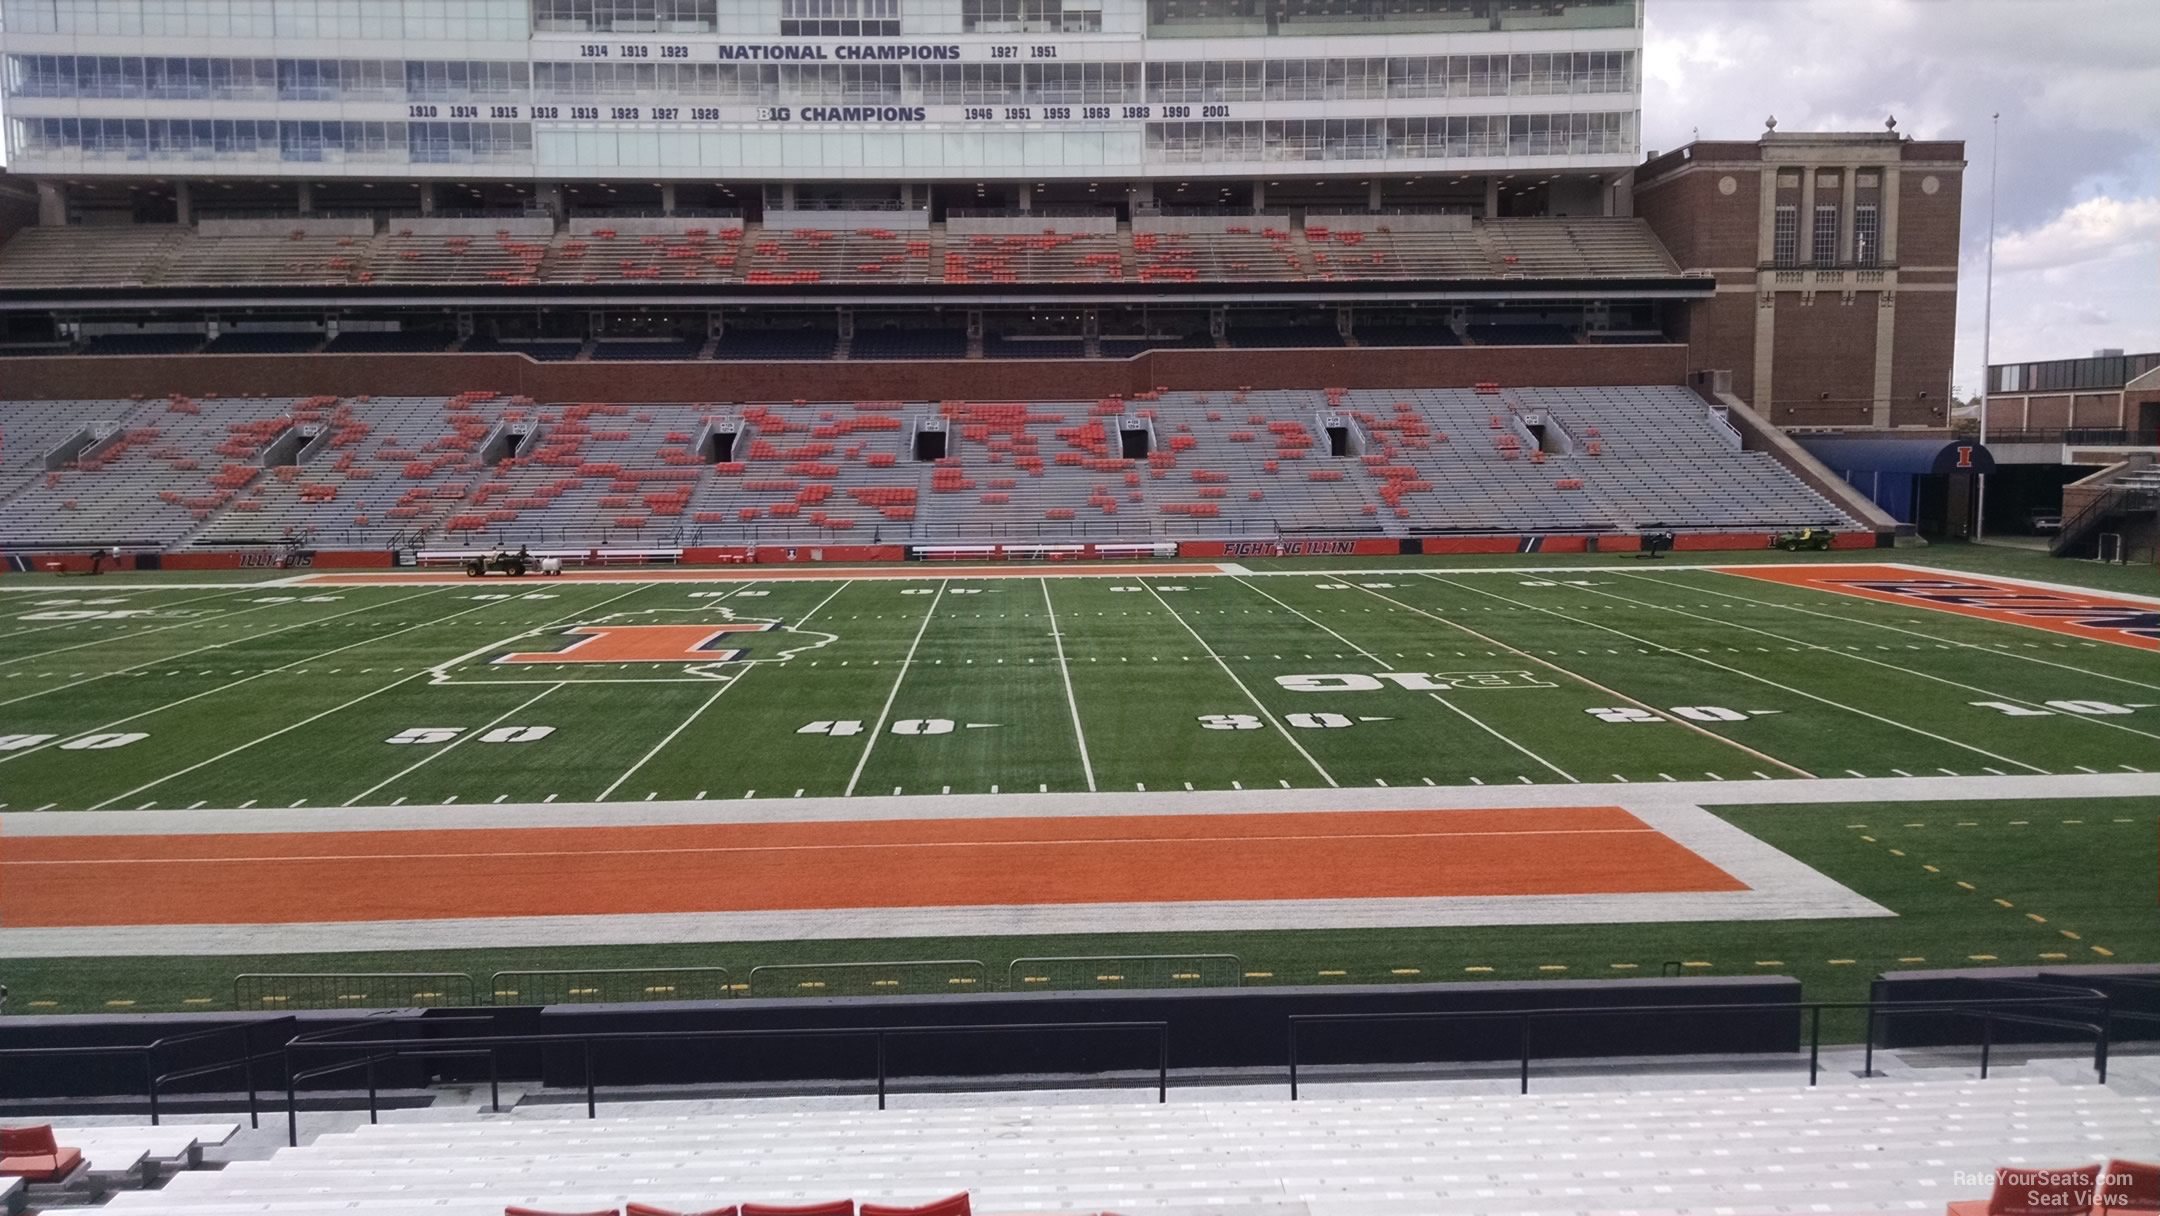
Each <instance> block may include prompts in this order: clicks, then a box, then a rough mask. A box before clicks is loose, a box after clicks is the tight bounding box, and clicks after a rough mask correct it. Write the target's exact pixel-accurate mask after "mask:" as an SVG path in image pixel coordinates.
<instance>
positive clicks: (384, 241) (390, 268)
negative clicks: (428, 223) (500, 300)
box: [354, 228, 548, 287]
mask: <svg viewBox="0 0 2160 1216" xmlns="http://www.w3.org/2000/svg"><path fill="white" fill-rule="evenodd" d="M547 256H548V246H547V238H545V237H538V236H520V235H516V234H514V233H512V232H511V231H510V230H509V229H507V228H506V229H503V230H501V231H498V232H494V233H485V234H479V235H474V234H469V233H438V232H420V231H417V230H415V229H412V228H392V229H390V230H388V231H386V232H384V233H382V234H381V235H379V236H377V237H375V238H374V241H373V244H372V247H371V248H370V249H369V250H368V251H367V253H366V264H365V265H364V266H361V267H359V268H357V269H356V270H355V271H354V281H355V282H359V283H364V284H371V285H373V284H382V285H388V284H398V283H475V284H477V283H499V284H501V285H503V286H506V287H521V286H526V285H528V284H531V283H534V282H537V281H538V279H539V276H540V275H541V274H542V273H543V270H542V265H543V263H545V262H546V260H547Z"/></svg>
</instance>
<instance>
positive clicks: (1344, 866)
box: [0, 559, 2160, 1012]
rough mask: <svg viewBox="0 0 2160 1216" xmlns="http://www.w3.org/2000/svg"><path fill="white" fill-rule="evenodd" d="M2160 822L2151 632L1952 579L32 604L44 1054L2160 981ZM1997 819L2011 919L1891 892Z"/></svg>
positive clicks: (1429, 579)
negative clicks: (1069, 1002) (397, 1029)
mask: <svg viewBox="0 0 2160 1216" xmlns="http://www.w3.org/2000/svg"><path fill="white" fill-rule="evenodd" d="M1525 560H1526V561H1533V560H1535V559H1525ZM2054 569H2055V567H2052V566H2046V565H2041V566H2037V567H2036V568H2035V569H2034V571H2032V573H2034V574H2036V575H2045V574H2048V573H2049V572H2051V571H2053V570H2054ZM2042 798H2044V799H2047V800H2049V801H2047V802H2045V803H2040V802H2035V801H2032V800H2034V799H2042ZM2078 799H2090V800H2091V804H2090V805H2091V807H2092V809H2091V810H2090V811H2086V810H2083V809H2081V808H2080V804H2079V803H2078V802H2076V801H2067V800H2078ZM1960 801H1964V802H1968V803H1970V805H1971V806H1972V807H1973V808H1979V809H1976V810H1974V811H1973V813H1971V814H1966V813H1963V812H1960V811H1958V809H1957V807H1958V804H1959V802H1960ZM1906 802H1911V803H1913V804H1914V805H1925V806H1930V807H1934V808H1937V809H1935V810H1931V811H1929V812H1927V813H1925V814H1922V813H1920V812H1917V811H1916V812H1911V813H1910V818H1909V819H1908V818H1906V817H1905V816H1907V814H1908V812H1906V811H1903V810H1898V809H1895V807H1896V804H1899V803H1906ZM2021 806H2024V807H2032V806H2039V807H2043V810H2042V811H2038V812H2035V811H2031V810H2020V809H2019V808H2020V807H2021ZM2156 806H2160V607H2156V606H2155V604H2154V602H2152V601H2150V600H2147V599H2144V598H2141V597H2140V596H2138V595H2135V594H2123V593H2118V592H2096V591H2084V590H2079V589H2077V588H2074V587H2065V586H2050V585H2042V584H2040V583H2037V582H2032V581H2022V580H2018V579H2007V578H2004V577H2002V576H2000V575H1988V576H1980V575H1966V574H1961V573H1959V572H1957V571H1954V570H1949V569H1945V568H1943V567H1941V566H1939V565H1931V566H1919V565H1900V564H1895V563H1880V562H1869V563H1864V564H1855V563H1851V562H1845V563H1832V562H1805V561H1799V562H1794V563H1791V564H1777V563H1761V562H1750V563H1744V564H1734V565H1724V566H1713V565H1683V564H1680V563H1677V562H1674V563H1661V564H1650V563H1642V562H1629V563H1625V564H1622V563H1616V562H1611V561H1610V560H1609V559H1608V562H1607V563H1606V564H1598V563H1596V562H1594V561H1584V562H1580V563H1575V564H1568V565H1561V564H1555V563H1551V562H1546V563H1543V564H1539V565H1492V564H1477V565H1464V564H1443V563H1430V564H1421V565H1415V566H1408V565H1403V564H1400V563H1392V564H1386V565H1378V566H1366V567H1359V568H1340V567H1335V566H1331V565H1329V564H1328V563H1326V562H1325V561H1324V560H1323V561H1317V562H1314V563H1310V564H1309V566H1307V567H1300V566H1298V565H1296V564H1292V563H1273V564H1271V568H1268V569H1247V568H1245V567H1242V566H1237V565H1231V564H1218V563H1189V562H1188V563H1177V564H1163V565H1140V566H1129V567H1082V566H1053V567H1043V568H1033V567H1018V566H1011V567H995V568H987V569H985V568H969V567H950V568H940V567H934V566H907V567H886V568H876V569H862V570H853V571H848V570H826V569H817V568H783V569H780V570H768V569H761V568H751V569H723V570H691V569H664V568H663V569H656V570H611V571H597V572H585V573H575V574H572V575H570V576H566V577H563V578H557V579H545V580H543V579H539V578H526V579H520V580H511V579H505V578H490V579H487V580H474V579H467V578H465V577H463V576H462V575H459V574H456V573H443V572H434V571H399V572H394V573H392V572H383V573H380V574H377V573H358V572H355V573H334V572H317V573H301V574H297V575H292V576H288V577H278V578H274V579H265V580H263V581H259V582H250V583H242V584H226V585H218V584H213V583H207V582H188V581H184V576H166V577H163V578H154V579H152V578H145V579H140V580H132V581H129V580H120V579H105V580H91V579H80V578H78V579H58V580H56V579H38V580H35V581H33V580H30V579H27V578H26V579H22V580H17V581H13V582H9V583H6V584H0V967H4V968H5V970H6V972H7V974H6V975H4V976H0V980H4V981H6V982H10V983H11V986H12V987H13V988H14V990H15V994H16V997H17V999H18V1001H25V1003H24V1004H22V1005H18V1006H16V1007H15V1008H14V1009H13V1010H12V1011H14V1012H37V1011H45V1010H53V1011H70V1012H82V1011H87V1010H92V1009H104V1008H138V1009H147V1008H162V1007H175V1008H178V1007H189V1006H191V1005H192V1006H195V1007H200V1006H201V1005H203V1004H205V1003H211V1004H216V1005H224V1004H226V1003H227V1000H228V994H227V993H226V991H225V984H226V982H227V980H228V979H229V977H230V976H231V975H233V974H237V973H240V972H242V971H259V970H274V971H317V970H332V971H348V970H349V971H412V970H428V971H434V970H443V971H459V972H468V973H471V974H475V975H484V974H487V973H492V972H494V971H497V970H505V969H510V968H516V967H532V966H546V967H588V968H589V967H615V966H646V967H657V966H683V965H691V964H692V963H697V964H706V965H726V966H729V967H731V968H741V969H747V967H748V966H750V965H757V964H779V963H798V962H800V963H815V962H823V961H829V960H835V959H845V958H853V959H892V958H959V959H969V960H977V959H980V960H985V964H986V965H985V966H984V968H983V969H982V970H983V975H984V976H985V977H986V978H985V979H984V980H983V981H982V982H983V983H984V984H985V985H986V986H994V985H996V984H1002V983H1003V982H1004V981H1005V978H1006V971H1007V963H1008V962H1009V961H1010V960H1014V959H1021V958H1026V957H1029V956H1031V955H1040V954H1056V955H1070V956H1080V955H1095V954H1115V953H1119V952H1126V953H1130V954H1135V955H1137V954H1141V953H1162V952H1191V953H1194V954H1200V953H1223V954H1233V955H1235V956H1236V957H1237V958H1238V959H1239V960H1240V962H1239V963H1238V964H1237V966H1238V968H1239V969H1240V970H1239V974H1238V976H1237V978H1238V979H1240V980H1242V981H1243V982H1293V981H1297V982H1310V981H1311V980H1312V979H1313V978H1316V977H1317V978H1322V979H1338V980H1355V981H1364V982H1372V981H1375V980H1385V979H1396V980H1407V979H1436V978H1459V977H1463V976H1466V975H1467V976H1470V977H1474V978H1495V977H1500V978H1506V977H1509V976H1517V975H1520V976H1528V977H1535V976H1538V975H1541V974H1542V975H1557V974H1564V975H1568V976H1571V977H1573V978H1583V977H1584V976H1586V975H1589V974H1614V973H1625V972H1627V971H1630V970H1635V969H1638V968H1645V967H1647V968H1658V967H1662V966H1663V965H1664V964H1665V963H1667V962H1672V963H1674V964H1675V965H1680V966H1688V967H1690V968H1692V969H1693V970H1696V971H1712V972H1715V971H1730V970H1770V969H1773V968H1769V967H1764V966H1762V964H1776V968H1775V969H1791V970H1794V971H1795V972H1796V973H1797V972H1798V971H1799V970H1802V969H1805V968H1816V969H1821V968H1827V967H1838V968H1845V969H1847V970H1846V971H1845V972H1841V973H1840V974H1849V975H1852V976H1854V977H1855V978H1858V972H1859V971H1860V970H1863V969H1868V968H1872V969H1873V970H1881V969H1889V968H1892V967H1895V966H1897V965H1899V964H1900V963H1903V964H1904V965H1923V964H1924V965H1950V964H1953V963H1954V964H1955V965H1977V964H1976V963H1974V962H1973V961H1972V960H1974V959H1983V960H1984V959H1990V958H1992V959H2002V960H2005V961H2014V962H2023V963H2039V962H2049V961H2076V962H2098V961H2107V960H2109V959H2121V960H2123V961H2155V960H2160V925H2156V924H2155V922H2154V920H2153V911H2154V908H2153V905H2154V887H2155V883H2154V878H2153V869H2154V858H2155V839H2154V821H2155V807H2156ZM2065 807H2068V808H2070V809H2069V810H2067V811H2066V810H2064V809H2063V808H2065ZM1704 808H1709V809H1704ZM1942 808H1947V809H1942ZM1982 810H1984V811H1985V814H1982V813H1981V811H1982ZM85 812H93V813H91V814H85ZM1893 820H1894V821H1895V822H1894V824H1893V823H1892V821H1893ZM1968 821H1970V823H1971V825H1972V826H1971V827H1969V828H1967V829H1966V832H1967V833H1968V836H1967V837H1966V838H1964V839H1961V840H1959V841H1958V843H1957V845H1956V846H1955V847H1956V849H1957V850H1961V851H1964V852H1967V853H1972V854H1973V860H1971V862H1970V864H1971V866H1973V867H1977V868H1984V869H1986V870H1988V871H1989V873H1990V875H1991V876H1992V880H1993V881H1994V882H1995V883H1996V884H1997V886H1998V887H2000V888H2001V890H2002V892H2008V891H2009V890H2010V889H2012V888H2015V890H2016V894H2014V895H2013V894H2009V893H1988V892H1984V891H1983V890H1982V888H1983V887H1984V886H1986V885H1987V884H1986V883H1983V882H1981V881H1980V880H1979V879H1977V878H1971V877H1957V876H1953V875H1951V873H1950V870H1951V869H1952V868H1954V867H1952V866H1950V865H1947V864H1945V859H1947V858H1950V857H1951V856H1952V854H1951V853H1949V852H1945V853H1943V855H1942V857H1941V858H1930V859H1926V860H1915V861H1914V862H1913V863H1912V865H1911V867H1910V868H1911V870H1912V873H1911V874H1909V875H1906V874H1903V872H1902V870H1899V872H1898V873H1897V874H1895V875H1892V874H1876V873H1874V872H1873V871H1872V870H1871V869H1870V868H1869V865H1868V864H1863V863H1862V861H1861V860H1860V858H1861V856H1862V855H1863V854H1865V855H1873V854H1874V853H1875V851H1877V850H1891V849H1895V850H1897V858H1896V859H1892V864H1893V865H1894V866H1899V867H1902V866H1904V864H1905V861H1904V859H1905V858H1906V857H1907V856H1908V855H1909V854H1911V852H1912V849H1911V847H1909V845H1900V844H1885V843H1883V842H1884V841H1887V840H1891V839H1893V838H1894V837H1895V836H1897V835H1898V834H1900V833H1902V834H1908V835H1919V834H1923V833H1925V832H1927V831H1928V830H1929V828H1928V827H1927V826H1911V825H1929V824H1932V825H1934V826H1935V828H1936V829H1937V830H1938V831H1939V832H1940V834H1941V835H1942V836H1944V837H1947V836H1950V835H1952V834H1955V833H1956V832H1957V831H1958V829H1957V827H1956V826H1955V825H1958V824H1961V823H1966V822H1968ZM2057 821H2060V822H2057ZM1983 825H1986V826H1983ZM2037 827H2045V828H2046V829H2048V830H2047V831H2045V832H2042V831H2039V830H2035V831H2031V832H2024V833H2021V832H2020V831H2019V829H2021V828H2037ZM2086 828H2090V829H2092V830H2090V831H2081V830H2079V829H2086ZM1863 837H1865V838H1867V839H1862V838H1863ZM1923 839H1925V840H1927V841H1928V843H1929V844H1930V847H1936V846H1935V845H1934V841H1935V839H1936V837H1925V836H1923ZM1943 847H1947V845H1946V846H1943ZM1960 864H1964V863H1960ZM1856 867H1857V868H1856ZM2042 875H2057V876H2061V877H2062V878H2063V879H2064V880H2065V881H2064V882H2063V883H2062V884H2060V885H2061V886H2062V887H2063V888H2064V889H2062V890H2059V891H2056V892H2054V893H2053V894H2052V895H2051V896H2049V897H2048V898H2046V899H2043V900H2042V902H2044V903H2050V904H2052V905H2055V906H2056V911H2054V912H2047V913H2043V912H2039V911H2036V910H2033V908H2032V906H2031V905H2030V904H2029V903H2028V902H2027V901H2029V900H2030V899H2032V898H2033V897H2034V896H2035V894H2037V890H2036V888H2038V887H2041V886H2044V885H2045V884H2044V883H2042V882H2040V880H2039V876H2042ZM2080 875H2090V876H2092V878H2093V880H2094V881H2091V882H2087V881H2085V880H2081V879H2080V878H2079V876H2080ZM2102 876H2105V877H2106V878H2108V879H2109V880H2110V883H2111V884H2119V889H2118V888H2117V886H2113V885H2111V886H2110V887H2109V888H2108V889H2105V890H2103V889H2098V886H2097V880H2098V879H2099V878H2100V877H2102ZM1938 879H1939V880H1941V881H1940V882H1938V881H1937V880H1938ZM1908 884H1921V887H1920V890H1923V891H1928V892H1929V893H1928V895H1927V898H1928V899H1932V898H1934V896H1933V894H1932V891H1931V888H1933V887H1946V889H1947V890H1949V891H1951V892H1956V893H1960V894H1971V895H1974V896H1975V897H1976V898H1975V900H1974V901H1971V902H1972V903H1973V905H1974V909H1975V911H1974V913H1973V915H1974V916H1975V917H1977V919H1976V920H1970V921H1969V920H1968V919H1967V918H1966V917H1964V916H1953V915H1950V914H1949V910H1947V909H1945V910H1940V911H1941V915H1940V917H1939V919H1937V920H1930V919H1929V917H1930V916H1934V915H1936V911H1935V910H1932V905H1931V904H1927V903H1926V901H1925V900H1920V902H1917V903H1916V902H1915V900H1919V899H1920V895H1919V892H1918V891H1915V892H1908V891H1907V890H1906V889H1905V888H1906V886H1907V885H1908ZM2133 886H2135V887H2136V888H2137V889H2136V890H2134V891H2133V890H2131V888H2132V887H2133ZM2081 888H2082V889H2081ZM1983 898H1984V900H1985V901H1986V902H1985V903H1984V904H1983V903H1982V902H1981V900H1982V899H1983ZM1953 902H1955V901H1953ZM2076 908H2089V910H2090V913H2091V915H2092V916H2093V917H2095V918H2097V919H2096V922H2095V923H2098V924H2105V925H2106V926H2108V928H2109V932H2108V933H2107V935H2106V936H2107V941H2106V942H2105V943H2102V942H2100V941H2099V939H2097V938H2089V937H2088V936H2087V935H2086V934H2085V933H2084V932H2082V931H2080V930H2076V929H2071V928H2069V927H2068V926H2067V925H2066V924H2065V925H2058V924H2056V920H2057V919H2058V918H2059V917H2060V915H2062V914H2063V912H2065V911H2068V910H2071V909H2076ZM1994 912H2001V913H2004V914H2005V915H2004V916H2003V917H2001V918H1995V917H1991V916H1990V913H1994ZM2141 915H2142V919H2141ZM2111 917H2122V918H2124V919H2123V920H2122V921H2121V922H2120V923H2119V924H2118V923H2117V922H2115V921H2114V920H2110V919H2108V918H2111ZM2012 921H2014V922H2015V924H2014V925H2011V928H2010V929H2009V930H2007V932H2008V933H2009V936H2011V937H2013V938H2016V939H2018V944H2017V945H2015V946H2013V945H2009V944H2003V943H2002V941H2001V939H2002V937H2003V935H2004V933H2005V932H2006V931H2005V930H2004V929H2003V926H2004V925H2010V924H2011V922H2012ZM1920 925H1927V926H1930V927H1929V928H1927V929H1926V930H1925V931H1924V932H1922V931H1920V930H1919V929H1917V928H1916V926H1920ZM1443 928H1445V929H1446V930H1447V932H1446V934H1445V937H1444V939H1443V938H1436V937H1435V931H1436V930H1440V929H1443ZM2066 931H2067V932H2069V933H2073V934H2076V936H2075V938H2074V939H2073V938H2072V937H2065V936H2063V934H2064V933H2065V932H2066ZM1908 932H1911V933H1918V934H1919V936H1917V937H1914V938H1912V940H1910V941H1908V942H1906V943H1905V944H1903V945H1900V944H1898V942H1897V941H1896V940H1895V939H1897V938H1898V935H1899V934H1900V933H1908ZM1929 934H1936V935H1938V936H1942V937H1943V940H1944V941H1946V942H1948V943H1949V944H1948V945H1942V946H1937V945H1932V944H1930V943H1931V942H1932V941H1933V940H1934V939H1933V938H1931V937H1929ZM1443 943H1444V944H1443ZM1840 943H1846V944H1842V945H1841V944H1840ZM1713 946H1714V947H1715V948H1716V949H1715V951H1713V949H1712V947H1713ZM2095 946H2098V947H2099V952H2098V953H2095V951H2094V947H2095ZM1646 951H1647V952H1646ZM1946 951H1948V952H1949V953H1945V952H1946ZM1713 952H1715V953H1717V954H1718V955H1719V957H1718V958H1715V959H1710V960H1703V959H1699V958H1694V957H1692V956H1694V955H1699V954H1706V953H1713ZM1787 955H1792V956H1795V959H1794V960H1788V959H1787V958H1786V957H1785V956H1787ZM1953 955H1954V957H1953ZM1608 956H1609V957H1608ZM1743 956H1744V957H1743ZM1863 956H1864V957H1865V961H1864V962H1863V961H1861V959H1862V958H1863ZM1473 958H1480V959H1486V960H1487V961H1483V962H1477V961H1468V960H1471V959H1473ZM1544 958H1552V959H1555V960H1557V961H1553V962H1540V961H1534V960H1538V959H1544ZM146 959H155V960H156V961H155V962H154V963H146V962H145V960H146ZM1838 959H1842V960H1844V961H1842V962H1835V961H1833V960H1838ZM1908 960H1919V961H1918V962H1912V961H1908ZM1330 961H1340V962H1342V963H1343V965H1341V966H1326V965H1324V964H1326V963H1328V962H1330ZM1698 962H1701V963H1703V964H1704V965H1703V966H1702V967H1693V964H1695V963H1698ZM1540 968H1548V969H1549V970H1539V969H1540ZM1020 970H1026V969H1025V968H1021V969H1020ZM1331 973H1332V974H1331ZM1014 974H1015V975H1017V974H1018V972H1017V971H1016V972H1014ZM1106 974H1108V973H1106ZM1178 974H1184V975H1196V973H1194V972H1180V973H1178ZM1114 978H1118V979H1121V978H1122V977H1114ZM806 983H818V981H806ZM820 990H821V989H820ZM1810 994H1811V995H1823V996H1828V995H1835V993H1832V992H1817V991H1815V990H1814V989H1813V988H1811V990H1810ZM25 998H27V1000H25ZM371 999H376V998H371ZM31 1002H39V1003H40V1004H37V1006H36V1008H31V1007H30V1003H31ZM391 1003H403V1002H402V1001H393V1002H391Z"/></svg>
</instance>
